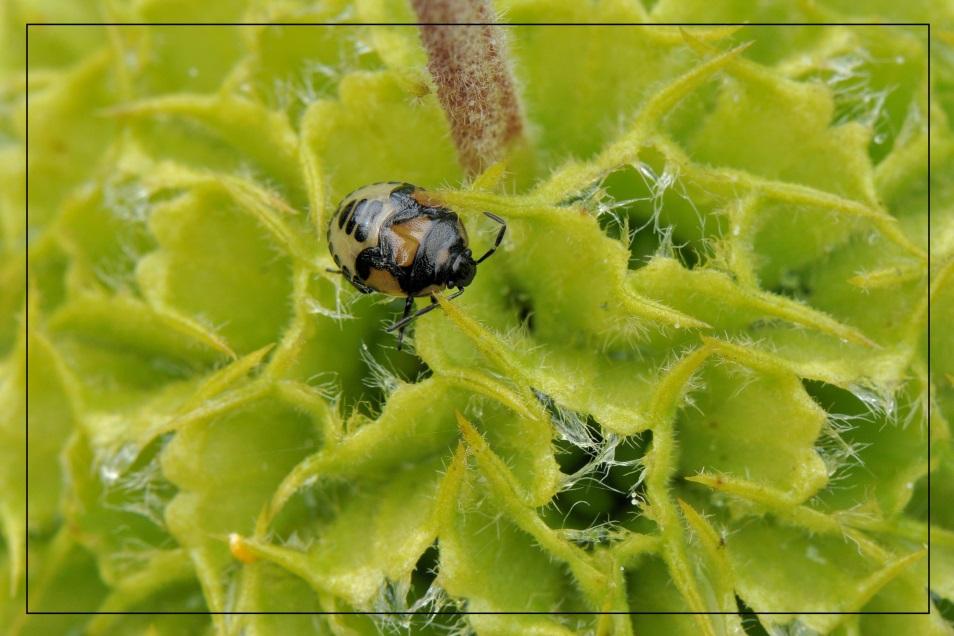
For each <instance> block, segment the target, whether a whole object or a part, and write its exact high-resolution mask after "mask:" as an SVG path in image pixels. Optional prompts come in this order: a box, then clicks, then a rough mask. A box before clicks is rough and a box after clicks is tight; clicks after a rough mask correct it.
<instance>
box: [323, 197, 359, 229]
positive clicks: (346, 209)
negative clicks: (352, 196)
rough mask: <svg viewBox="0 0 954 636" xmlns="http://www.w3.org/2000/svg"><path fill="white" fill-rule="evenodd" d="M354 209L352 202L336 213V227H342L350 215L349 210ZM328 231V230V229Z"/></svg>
mask: <svg viewBox="0 0 954 636" xmlns="http://www.w3.org/2000/svg"><path fill="white" fill-rule="evenodd" d="M353 208H354V201H352V202H351V203H349V204H348V205H346V206H345V207H344V209H343V210H341V212H339V213H338V227H339V228H342V227H344V224H345V222H346V221H347V220H348V215H349V214H351V210H352V209H353ZM329 230H330V228H329Z"/></svg>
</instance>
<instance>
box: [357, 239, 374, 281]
mask: <svg viewBox="0 0 954 636" xmlns="http://www.w3.org/2000/svg"><path fill="white" fill-rule="evenodd" d="M375 252H377V249H376V248H373V247H369V248H367V249H364V250H362V251H361V253H360V254H358V258H357V259H355V261H354V268H355V270H357V272H358V276H360V277H361V278H362V280H367V278H368V276H370V275H371V266H372V265H373V264H374V254H375Z"/></svg>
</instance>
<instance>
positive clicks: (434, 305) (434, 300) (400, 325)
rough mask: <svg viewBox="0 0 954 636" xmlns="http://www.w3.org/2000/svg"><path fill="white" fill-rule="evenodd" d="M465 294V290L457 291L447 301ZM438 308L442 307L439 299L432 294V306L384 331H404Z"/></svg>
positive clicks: (406, 317)
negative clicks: (415, 321)
mask: <svg viewBox="0 0 954 636" xmlns="http://www.w3.org/2000/svg"><path fill="white" fill-rule="evenodd" d="M463 293H464V290H463V289H458V290H457V291H455V292H454V293H453V294H451V295H450V296H448V297H447V300H454V299H455V298H457V297H458V296H460V295H461V294H463ZM438 307H440V305H438V304H437V298H436V297H435V296H434V294H431V304H430V305H428V306H427V307H424V308H422V309H418V310H417V311H415V312H414V313H413V314H411V315H410V316H405V317H404V318H401V319H400V320H398V321H397V322H396V323H394V324H393V325H390V326H388V327H386V328H385V329H384V330H385V331H387V332H391V331H394V330H395V329H404V327H407V326H408V324H410V323H411V322H413V321H414V320H416V319H417V318H420V317H421V316H423V315H424V314H426V313H428V312H431V311H434V310H435V309H437V308H438Z"/></svg>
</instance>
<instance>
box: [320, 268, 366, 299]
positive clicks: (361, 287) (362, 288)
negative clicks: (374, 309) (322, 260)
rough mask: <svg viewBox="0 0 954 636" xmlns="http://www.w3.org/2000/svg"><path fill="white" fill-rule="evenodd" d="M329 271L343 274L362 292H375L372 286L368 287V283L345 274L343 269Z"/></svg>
mask: <svg viewBox="0 0 954 636" xmlns="http://www.w3.org/2000/svg"><path fill="white" fill-rule="evenodd" d="M328 271H329V272H331V273H332V274H341V276H342V277H343V278H344V279H345V280H346V281H348V282H349V283H351V284H352V285H353V286H354V288H355V289H357V290H358V291H359V292H361V293H362V294H370V293H373V292H374V290H373V289H371V288H370V287H368V286H367V285H365V284H364V283H362V282H361V281H359V280H358V279H357V278H351V277H350V276H348V275H347V274H345V273H344V272H343V271H341V270H340V269H329V270H328Z"/></svg>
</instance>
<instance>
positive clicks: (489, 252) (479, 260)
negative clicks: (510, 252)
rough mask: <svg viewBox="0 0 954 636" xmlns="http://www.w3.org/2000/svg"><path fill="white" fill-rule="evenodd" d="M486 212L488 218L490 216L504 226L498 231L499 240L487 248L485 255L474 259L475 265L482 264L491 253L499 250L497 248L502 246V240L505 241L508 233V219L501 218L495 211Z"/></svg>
mask: <svg viewBox="0 0 954 636" xmlns="http://www.w3.org/2000/svg"><path fill="white" fill-rule="evenodd" d="M484 214H485V215H486V216H487V218H489V219H491V220H493V221H496V222H497V223H500V225H501V226H502V227H501V228H500V231H499V232H497V240H495V241H494V246H493V247H491V248H490V249H489V250H487V253H486V254H484V255H483V256H481V257H480V258H478V259H477V260H476V261H474V265H480V264H481V263H482V262H484V261H485V260H487V257H489V256H490V255H491V254H493V253H494V252H496V251H497V248H498V247H500V242H501V241H503V237H504V234H506V233H507V222H506V221H504V220H503V219H502V218H500V217H499V216H497V215H496V214H494V213H493V212H484Z"/></svg>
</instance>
